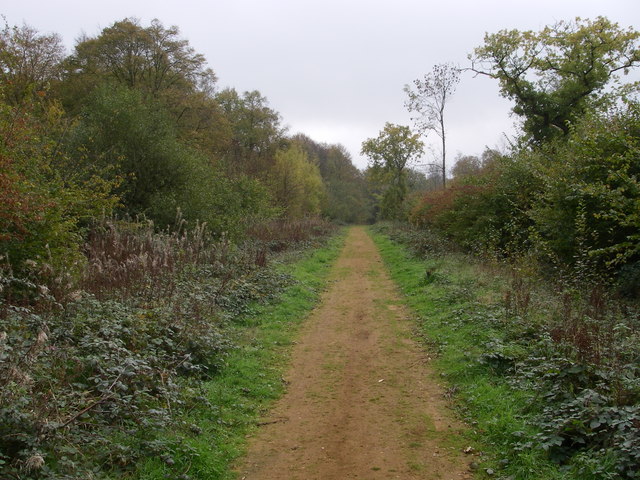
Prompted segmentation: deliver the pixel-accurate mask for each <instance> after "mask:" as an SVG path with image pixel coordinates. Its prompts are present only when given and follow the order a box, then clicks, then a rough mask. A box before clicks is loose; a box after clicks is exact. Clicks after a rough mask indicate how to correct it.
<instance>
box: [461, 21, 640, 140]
mask: <svg viewBox="0 0 640 480" xmlns="http://www.w3.org/2000/svg"><path fill="white" fill-rule="evenodd" d="M639 37H640V33H638V32H636V31H635V30H633V29H631V28H629V29H627V30H623V29H621V28H620V27H619V26H618V25H617V24H616V23H613V22H610V21H609V20H608V19H606V18H603V17H598V18H597V19H596V20H594V21H590V20H582V19H580V18H577V19H576V20H575V21H573V22H563V21H561V22H558V23H556V24H555V25H552V26H547V27H545V28H544V29H542V30H541V31H540V32H532V31H524V32H521V31H518V30H502V31H500V32H498V33H496V34H490V35H489V34H487V35H486V36H485V44H484V45H483V46H482V47H479V48H477V49H476V50H475V52H474V54H473V56H470V58H471V60H472V61H473V70H474V71H476V72H477V73H480V74H484V75H488V76H490V77H492V78H496V79H498V80H499V81H500V88H501V92H502V94H503V95H504V96H505V97H507V98H510V99H512V100H514V101H515V107H514V108H513V111H514V112H515V113H516V114H517V115H520V116H522V117H523V119H524V130H525V132H526V133H527V134H528V135H530V137H531V139H532V140H533V141H534V142H536V143H538V144H539V143H542V142H545V141H548V140H551V139H553V138H555V137H558V136H561V135H567V134H569V126H570V124H572V123H575V122H576V121H577V120H579V119H580V117H581V116H582V115H583V114H584V113H585V112H586V111H588V110H589V109H590V108H592V107H593V106H594V104H596V103H598V102H599V101H600V100H601V99H602V97H603V92H604V89H605V87H606V86H607V85H608V84H609V83H614V82H615V81H616V76H615V74H616V72H620V71H622V72H625V73H626V72H627V71H628V69H629V68H632V67H635V66H637V65H638V62H640V53H639V52H640V49H638V43H637V42H638V38H639Z"/></svg>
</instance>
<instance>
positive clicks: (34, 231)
mask: <svg viewBox="0 0 640 480" xmlns="http://www.w3.org/2000/svg"><path fill="white" fill-rule="evenodd" d="M62 116H63V112H62V110H61V109H60V107H59V106H58V105H57V104H56V103H55V102H50V101H49V100H48V99H47V98H46V95H45V94H44V93H43V94H41V95H34V96H25V97H23V99H22V101H21V104H20V105H19V106H12V105H8V104H7V103H5V100H4V97H1V98H0V142H1V143H0V165H1V166H2V168H1V171H0V184H1V185H2V187H3V188H2V189H0V255H2V256H3V257H4V260H5V261H4V262H3V263H5V264H6V263H9V264H10V265H11V267H12V268H13V269H14V270H16V273H18V272H22V273H24V272H25V262H27V261H29V262H30V263H31V264H32V267H30V270H31V271H32V273H36V272H37V271H40V273H41V274H44V273H45V272H44V271H43V269H44V270H46V269H47V268H50V267H53V268H55V269H57V268H58V267H63V266H64V267H65V268H68V269H70V271H74V270H77V268H78V264H81V263H82V255H81V253H80V247H81V244H82V235H81V233H82V228H83V227H84V226H85V225H86V223H87V221H88V219H89V218H91V217H92V216H94V215H98V214H100V213H102V212H107V213H108V212H109V211H110V210H111V209H112V208H113V207H114V205H115V203H116V201H117V198H116V197H114V196H113V195H112V190H113V188H114V187H115V182H104V181H102V180H100V179H99V178H97V177H95V176H92V175H87V176H84V177H73V176H67V175H65V173H64V171H63V166H65V165H66V164H67V161H68V159H67V157H66V156H65V155H64V152H62V151H60V149H59V143H60V137H61V136H62V135H63V132H64V130H65V128H66V125H65V122H64V119H63V117H62ZM7 257H8V258H7ZM33 262H35V264H34V263H33ZM46 265H48V267H47V266H46ZM43 281H44V279H43Z"/></svg>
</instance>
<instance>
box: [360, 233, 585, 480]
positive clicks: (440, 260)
mask: <svg viewBox="0 0 640 480" xmlns="http://www.w3.org/2000/svg"><path fill="white" fill-rule="evenodd" d="M372 237H373V239H374V241H375V242H376V244H377V245H378V247H379V248H380V251H381V254H382V257H383V259H384V261H385V263H386V265H387V267H388V269H389V271H390V273H391V276H392V278H393V279H394V280H395V282H396V283H397V284H398V285H399V286H400V288H401V290H402V291H403V293H404V294H405V295H406V300H407V304H408V305H409V306H410V307H411V308H412V309H413V311H414V312H415V313H416V314H417V316H418V326H419V330H420V333H421V335H422V336H423V337H424V339H425V341H426V342H428V343H429V344H430V348H433V349H434V350H436V351H437V352H438V356H437V359H436V361H435V366H436V368H437V369H438V370H439V371H440V372H441V375H442V376H444V377H446V379H447V380H448V382H449V383H450V386H451V391H454V392H455V394H456V398H457V400H458V406H459V408H460V410H461V412H462V414H463V415H464V417H465V418H466V419H467V421H468V423H469V424H470V425H471V426H472V430H473V436H474V437H475V440H476V442H477V444H478V445H480V446H481V447H480V450H481V451H482V452H483V455H481V456H480V457H479V469H478V476H480V477H485V476H491V477H492V478H502V479H505V480H506V479H518V480H533V479H539V480H541V479H544V480H554V479H564V478H572V477H568V476H567V474H566V473H565V472H563V471H562V470H561V469H560V468H559V467H558V466H556V465H555V464H553V463H551V462H550V461H549V460H548V459H547V457H546V454H545V452H544V451H543V450H542V449H539V448H525V447H522V448H518V447H514V446H515V445H520V440H521V439H523V438H532V437H534V436H535V435H536V434H537V433H538V432H537V431H535V429H533V428H532V427H531V426H530V425H529V423H528V422H527V418H528V417H529V416H531V415H535V414H536V413H537V412H538V411H539V408H540V406H539V403H540V402H539V400H537V399H536V398H535V394H534V392H533V391H529V390H527V389H513V388H511V386H510V385H509V384H508V382H507V380H506V379H504V378H502V377H501V376H500V375H499V369H500V356H499V355H496V356H495V358H491V357H490V356H487V354H486V352H487V351H492V352H495V351H496V350H500V349H501V346H504V345H507V346H506V347H504V348H502V349H501V350H500V352H501V355H504V357H505V358H506V357H507V356H508V355H510V354H513V355H518V353H519V352H508V351H507V350H508V348H510V347H509V345H511V344H510V343H509V342H508V338H507V337H508V336H509V335H510V334H513V332H511V333H510V332H509V330H508V329H505V328H503V326H504V323H505V315H504V307H503V306H501V299H502V295H503V292H504V286H505V283H506V281H505V280H501V279H500V278H499V277H497V276H495V275H494V276H492V275H486V274H482V273H481V272H480V271H479V269H478V268H477V267H474V266H473V265H472V264H470V263H469V261H468V259H467V258H464V257H462V256H456V255H454V254H452V255H438V256H433V258H430V259H427V260H421V259H418V258H416V257H414V256H412V255H411V254H410V253H409V252H408V251H407V250H406V249H405V248H404V247H402V246H401V245H399V244H397V243H394V242H392V241H391V240H390V239H389V238H388V237H387V236H385V235H382V234H379V233H375V232H372ZM488 346H490V347H491V348H488ZM494 360H495V361H494ZM573 478H575V477H573Z"/></svg>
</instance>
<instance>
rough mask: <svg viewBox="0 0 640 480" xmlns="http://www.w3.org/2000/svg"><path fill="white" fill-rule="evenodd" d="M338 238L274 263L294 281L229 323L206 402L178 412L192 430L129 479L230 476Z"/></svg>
mask: <svg viewBox="0 0 640 480" xmlns="http://www.w3.org/2000/svg"><path fill="white" fill-rule="evenodd" d="M343 243H344V235H338V236H336V237H334V238H333V239H332V240H331V241H330V242H329V243H328V244H327V245H326V246H325V247H322V248H320V249H317V250H314V251H312V252H310V253H307V254H306V255H305V256H304V257H303V258H301V259H298V260H297V261H296V262H294V263H290V264H285V265H281V266H280V267H279V268H281V269H283V271H286V272H287V273H289V274H290V275H292V276H293V278H294V279H295V280H296V282H295V284H294V285H292V286H291V287H289V288H288V289H287V290H286V291H285V292H284V293H283V294H282V295H281V297H280V298H279V300H278V301H277V302H276V303H272V304H269V305H256V306H255V308H254V309H252V314H251V315H250V316H246V317H244V318H242V319H239V320H238V321H237V322H235V326H234V327H233V328H234V330H235V331H234V335H233V336H234V337H235V339H236V343H237V344H238V348H236V349H234V350H233V351H232V353H231V354H230V355H229V357H228V358H227V359H226V366H225V367H224V368H223V369H222V370H221V372H220V373H219V374H217V375H216V376H215V378H214V379H213V380H211V381H209V382H207V383H206V384H205V386H204V392H203V393H204V396H205V397H206V399H207V400H208V402H209V405H208V406H207V405H206V404H203V405H202V407H200V408H197V409H195V410H194V411H192V412H191V413H190V414H189V415H188V416H186V417H185V418H184V422H185V424H186V425H191V426H192V430H193V435H189V436H188V438H182V439H181V440H182V442H181V443H182V444H183V445H186V447H182V448H180V450H179V451H176V452H175V455H172V456H171V457H170V458H167V457H166V456H165V457H163V458H149V459H148V460H147V461H145V462H143V463H142V465H141V467H140V469H139V471H138V472H137V474H136V478H140V479H145V480H155V479H158V480H160V479H163V480H164V479H166V478H178V479H184V480H186V479H193V480H196V479H202V480H204V479H207V480H214V479H232V478H235V477H236V475H235V474H234V472H232V471H231V465H232V463H233V461H234V460H235V459H236V458H238V457H239V456H240V455H242V453H243V452H244V448H245V446H246V437H247V435H248V434H249V433H250V432H251V431H252V430H253V429H254V428H255V427H256V424H257V423H258V422H259V419H260V416H261V415H264V414H265V413H266V412H267V411H268V408H269V406H270V404H271V403H272V402H273V401H274V400H275V399H277V398H279V397H280V396H281V395H282V394H283V392H284V384H283V380H282V375H283V373H284V370H285V368H286V366H287V364H288V357H289V353H290V347H291V345H292V342H293V339H294V337H295V335H296V333H297V331H298V329H299V326H300V325H301V323H302V322H303V321H304V320H305V318H306V317H307V315H308V313H309V312H310V311H311V310H312V309H313V307H314V306H315V305H316V303H317V301H318V299H319V296H320V293H321V292H322V290H323V289H324V288H325V286H326V283H327V279H328V274H329V271H330V269H331V266H332V265H333V263H334V261H335V259H336V258H337V256H338V254H339V252H340V250H341V247H342V245H343Z"/></svg>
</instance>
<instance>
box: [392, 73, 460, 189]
mask: <svg viewBox="0 0 640 480" xmlns="http://www.w3.org/2000/svg"><path fill="white" fill-rule="evenodd" d="M459 82H460V69H459V68H458V67H456V66H454V65H452V64H449V63H442V64H439V65H435V66H434V67H433V70H432V71H431V72H430V73H428V74H426V75H424V77H423V78H422V79H420V78H418V79H416V80H414V81H413V87H414V88H413V89H412V88H411V87H410V86H409V85H405V87H404V91H405V92H406V93H407V95H408V97H409V98H408V100H407V102H406V103H405V106H406V107H407V109H408V110H409V112H415V113H416V114H417V116H416V117H415V118H413V120H414V122H415V124H416V127H417V128H418V129H419V131H420V132H421V133H426V132H428V131H430V130H431V131H433V132H435V133H436V135H438V137H440V141H441V147H440V151H441V157H440V166H441V169H442V188H444V187H445V186H446V184H447V141H446V129H445V121H444V111H445V107H446V105H447V102H448V101H449V99H450V97H451V96H452V95H453V94H454V93H455V91H456V87H457V86H458V83H459Z"/></svg>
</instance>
